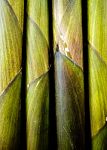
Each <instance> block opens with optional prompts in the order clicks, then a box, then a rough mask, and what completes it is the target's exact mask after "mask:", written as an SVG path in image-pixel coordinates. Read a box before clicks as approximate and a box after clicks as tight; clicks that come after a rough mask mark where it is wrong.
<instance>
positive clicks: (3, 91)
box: [0, 0, 24, 150]
mask: <svg viewBox="0 0 107 150" xmlns="http://www.w3.org/2000/svg"><path fill="white" fill-rule="evenodd" d="M17 4H18V5H17ZM23 5H24V1H23V0H18V1H17V3H15V2H14V1H12V0H10V1H8V0H0V149H4V150H12V149H18V146H19V141H20V104H21V101H20V90H21V59H22V58H21V55H22V28H23V27H22V26H23V11H24V10H23Z"/></svg>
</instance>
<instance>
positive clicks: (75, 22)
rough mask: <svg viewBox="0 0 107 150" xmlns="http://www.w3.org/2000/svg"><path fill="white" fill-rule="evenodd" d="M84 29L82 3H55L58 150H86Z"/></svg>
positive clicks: (63, 1) (57, 1) (60, 0)
mask: <svg viewBox="0 0 107 150" xmlns="http://www.w3.org/2000/svg"><path fill="white" fill-rule="evenodd" d="M81 28H82V27H81V1H80V0H75V1H74V0H70V1H67V0H54V37H55V43H56V45H57V46H56V47H57V48H56V49H57V51H56V53H55V91H56V93H55V97H56V121H57V144H58V150H63V149H64V150H73V149H79V150H80V149H81V150H83V149H84V86H83V71H82V41H81V40H82V34H81ZM75 62H76V63H75ZM80 66H81V67H80Z"/></svg>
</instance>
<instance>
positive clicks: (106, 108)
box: [88, 0, 107, 150]
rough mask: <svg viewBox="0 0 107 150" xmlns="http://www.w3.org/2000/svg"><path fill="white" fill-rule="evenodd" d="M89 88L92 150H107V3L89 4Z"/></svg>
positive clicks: (90, 0) (99, 1) (89, 0)
mask: <svg viewBox="0 0 107 150" xmlns="http://www.w3.org/2000/svg"><path fill="white" fill-rule="evenodd" d="M88 18H89V20H88V29H89V30H88V31H89V32H88V34H89V37H88V40H89V86H90V114H91V131H92V138H93V149H97V150H98V149H104V150H105V149H106V145H107V144H106V140H105V139H106V138H107V125H106V120H107V119H106V116H107V88H106V87H107V82H106V78H107V1H106V0H102V1H101V0H97V1H95V0H88Z"/></svg>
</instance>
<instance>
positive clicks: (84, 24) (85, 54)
mask: <svg viewBox="0 0 107 150" xmlns="http://www.w3.org/2000/svg"><path fill="white" fill-rule="evenodd" d="M81 4H82V35H83V68H84V69H83V70H84V94H85V104H84V105H85V149H87V150H91V126H90V108H89V62H88V2H87V0H82V2H81Z"/></svg>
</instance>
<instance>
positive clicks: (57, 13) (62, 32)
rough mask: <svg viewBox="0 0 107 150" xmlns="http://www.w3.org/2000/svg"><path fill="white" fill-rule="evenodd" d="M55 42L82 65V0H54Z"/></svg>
mask: <svg viewBox="0 0 107 150" xmlns="http://www.w3.org/2000/svg"><path fill="white" fill-rule="evenodd" d="M54 32H55V42H57V44H59V47H60V49H61V52H63V53H64V54H66V55H67V56H69V57H70V58H72V59H73V61H75V62H76V63H77V64H78V65H79V66H81V67H82V28H81V0H54Z"/></svg>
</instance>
